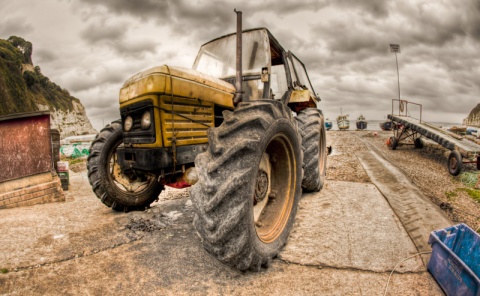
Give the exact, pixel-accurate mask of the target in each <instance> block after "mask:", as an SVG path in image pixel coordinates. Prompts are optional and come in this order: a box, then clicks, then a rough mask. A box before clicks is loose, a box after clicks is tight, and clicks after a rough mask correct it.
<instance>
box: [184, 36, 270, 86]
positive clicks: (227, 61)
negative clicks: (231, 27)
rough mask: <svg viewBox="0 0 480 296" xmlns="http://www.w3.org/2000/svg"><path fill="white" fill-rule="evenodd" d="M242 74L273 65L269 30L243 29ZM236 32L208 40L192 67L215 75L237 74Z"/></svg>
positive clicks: (255, 71) (253, 72)
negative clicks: (244, 30) (247, 30)
mask: <svg viewBox="0 0 480 296" xmlns="http://www.w3.org/2000/svg"><path fill="white" fill-rule="evenodd" d="M242 39H243V40H242V43H243V53H242V68H243V69H242V70H243V75H244V76H245V75H251V74H260V72H261V70H262V68H263V67H268V68H270V60H271V59H270V44H269V41H268V34H267V31H266V30H255V31H249V32H244V33H243V35H242ZM235 56H236V35H235V34H233V35H229V36H226V37H224V38H221V39H218V40H215V41H212V42H209V43H207V44H205V45H203V46H202V47H201V48H200V51H199V53H198V55H197V58H196V59H195V63H194V64H193V69H194V70H196V71H199V72H202V73H205V74H208V75H210V76H213V77H216V78H226V77H232V76H235V69H236V58H235Z"/></svg>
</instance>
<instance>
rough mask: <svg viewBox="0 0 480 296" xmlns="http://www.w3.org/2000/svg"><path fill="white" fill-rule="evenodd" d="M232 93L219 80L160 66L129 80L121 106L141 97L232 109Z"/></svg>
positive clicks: (125, 86)
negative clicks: (195, 101)
mask: <svg viewBox="0 0 480 296" xmlns="http://www.w3.org/2000/svg"><path fill="white" fill-rule="evenodd" d="M172 90H173V91H172ZM234 93H235V87H234V86H233V85H232V84H230V83H228V82H225V81H223V80H220V79H218V78H214V77H211V76H209V75H206V74H204V73H201V72H198V71H195V70H191V69H187V68H182V67H171V66H167V65H163V66H159V67H154V68H151V69H148V70H145V71H142V72H140V73H137V74H135V75H133V76H132V77H131V78H129V79H128V80H127V81H126V82H125V83H124V84H123V86H122V88H121V90H120V104H124V103H126V102H128V101H130V100H132V99H135V98H138V97H140V96H144V95H151V94H158V95H161V94H169V95H170V94H172V95H173V96H178V97H186V98H195V99H200V100H205V101H208V102H212V103H215V104H217V105H222V106H225V107H231V108H233V107H234V106H233V96H234Z"/></svg>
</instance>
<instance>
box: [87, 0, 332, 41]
mask: <svg viewBox="0 0 480 296" xmlns="http://www.w3.org/2000/svg"><path fill="white" fill-rule="evenodd" d="M82 2H83V3H86V4H89V5H92V6H101V7H104V8H106V9H107V10H108V11H109V12H110V13H115V14H120V15H129V16H132V17H135V18H137V19H139V20H141V21H144V22H145V21H153V22H155V23H157V24H159V25H166V26H169V27H170V29H171V30H172V32H175V33H176V34H178V37H181V36H189V38H191V39H192V43H198V42H200V43H204V42H207V41H209V40H211V39H213V38H216V37H218V36H221V35H223V34H227V33H231V32H234V31H235V14H234V12H233V9H234V8H237V9H238V10H242V11H243V13H244V27H245V28H246V27H252V26H253V27H257V26H258V24H259V23H261V22H262V21H263V19H262V18H257V17H258V16H259V15H260V16H263V15H265V14H268V13H273V14H276V15H278V16H281V17H282V16H285V15H289V14H294V13H298V12H302V11H310V12H312V11H313V12H316V11H318V10H320V9H321V8H323V7H325V6H327V5H328V2H327V1H318V0H304V1H298V0H288V1H282V3H281V5H279V3H278V1H258V2H246V3H241V4H239V3H233V2H232V3H228V2H227V3H226V2H225V1H197V2H194V1H186V0H177V1H167V0H164V1H162V0H160V1H153V0H142V1H129V0H120V1H116V0H108V1H96V0H82Z"/></svg>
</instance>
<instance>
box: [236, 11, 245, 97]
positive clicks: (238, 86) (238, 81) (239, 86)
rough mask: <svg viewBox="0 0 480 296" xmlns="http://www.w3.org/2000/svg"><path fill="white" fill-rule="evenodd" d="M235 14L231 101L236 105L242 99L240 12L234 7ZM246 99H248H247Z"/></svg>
mask: <svg viewBox="0 0 480 296" xmlns="http://www.w3.org/2000/svg"><path fill="white" fill-rule="evenodd" d="M233 11H235V13H236V14H237V60H236V62H237V73H236V74H237V75H236V80H235V89H236V91H235V98H234V99H233V103H234V104H235V105H236V104H238V103H240V102H242V101H243V90H242V12H241V11H239V10H237V9H234V10H233ZM247 100H248V99H247Z"/></svg>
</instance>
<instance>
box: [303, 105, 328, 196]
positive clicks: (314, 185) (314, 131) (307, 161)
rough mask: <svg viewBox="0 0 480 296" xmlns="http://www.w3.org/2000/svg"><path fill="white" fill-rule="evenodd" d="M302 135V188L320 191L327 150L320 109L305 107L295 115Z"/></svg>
mask: <svg viewBox="0 0 480 296" xmlns="http://www.w3.org/2000/svg"><path fill="white" fill-rule="evenodd" d="M296 119H297V121H298V129H299V131H300V135H301V136H302V149H303V160H304V168H303V169H304V174H303V180H302V188H303V189H304V190H305V191H308V192H312V191H320V190H321V189H322V187H323V184H324V183H325V171H326V167H327V151H326V136H325V125H324V123H323V114H322V111H320V110H318V109H316V108H307V109H304V110H302V111H300V112H299V113H298V116H297V117H296Z"/></svg>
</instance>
